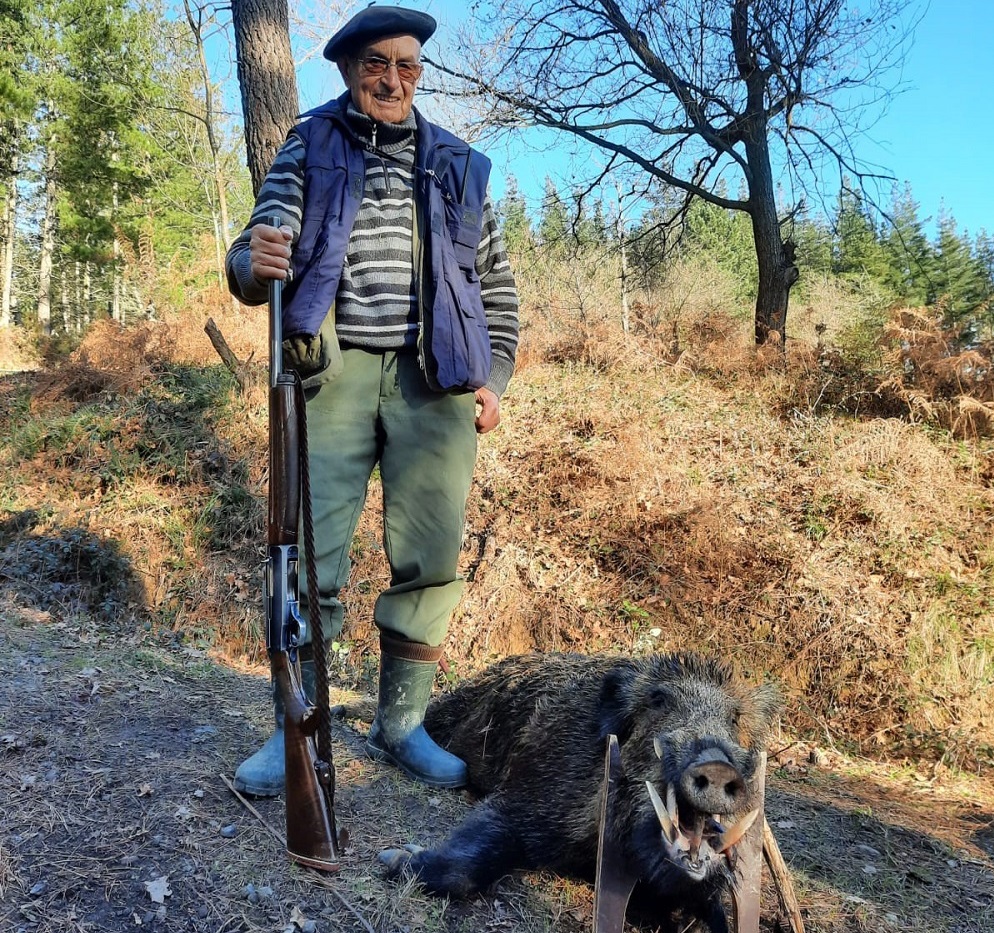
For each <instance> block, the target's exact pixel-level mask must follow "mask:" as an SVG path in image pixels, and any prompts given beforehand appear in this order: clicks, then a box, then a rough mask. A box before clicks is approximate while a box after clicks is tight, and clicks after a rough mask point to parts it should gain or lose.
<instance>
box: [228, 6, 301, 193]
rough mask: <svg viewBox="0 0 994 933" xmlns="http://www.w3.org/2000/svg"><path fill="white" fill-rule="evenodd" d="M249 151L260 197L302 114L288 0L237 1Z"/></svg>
mask: <svg viewBox="0 0 994 933" xmlns="http://www.w3.org/2000/svg"><path fill="white" fill-rule="evenodd" d="M231 17H232V22H233V23H234V27H235V52H236V54H237V57H238V86H239V87H240V88H241V92H242V113H243V115H244V118H245V148H246V150H247V155H248V168H249V173H250V175H251V176H252V190H253V191H254V192H255V193H256V194H258V193H259V189H260V188H261V187H262V182H263V180H264V179H265V177H266V172H268V171H269V167H270V166H271V165H272V164H273V160H274V159H275V158H276V153H277V151H278V150H279V148H280V146H282V145H283V141H284V139H285V138H286V134H287V133H288V132H289V130H290V128H291V127H292V126H293V125H294V123H295V122H296V119H297V115H298V113H299V105H298V101H297V76H296V74H295V72H294V68H293V56H292V54H291V52H290V25H289V13H288V10H287V0H233V2H232V5H231Z"/></svg>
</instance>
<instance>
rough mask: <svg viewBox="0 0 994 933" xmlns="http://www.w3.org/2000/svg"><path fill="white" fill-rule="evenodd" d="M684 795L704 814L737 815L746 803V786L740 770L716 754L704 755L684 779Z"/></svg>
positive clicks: (706, 753)
mask: <svg viewBox="0 0 994 933" xmlns="http://www.w3.org/2000/svg"><path fill="white" fill-rule="evenodd" d="M680 791H681V793H682V794H683V796H684V797H685V798H686V800H687V802H688V803H690V804H691V806H693V807H694V809H696V810H699V811H701V812H703V813H715V814H728V813H735V812H736V811H737V810H738V809H740V808H741V807H742V805H743V804H744V802H745V799H746V793H747V790H746V784H745V780H744V779H743V777H742V775H741V774H740V773H739V771H738V769H737V768H736V767H734V766H733V765H732V764H731V763H730V762H729V761H728V760H727V759H726V758H725V756H724V755H723V754H722V753H721V752H719V751H717V750H716V749H715V750H709V751H707V752H704V753H703V754H701V755H700V756H699V757H698V759H697V760H696V761H695V762H694V763H693V764H692V765H691V766H690V767H689V768H687V770H686V771H684V772H683V774H682V775H681V776H680Z"/></svg>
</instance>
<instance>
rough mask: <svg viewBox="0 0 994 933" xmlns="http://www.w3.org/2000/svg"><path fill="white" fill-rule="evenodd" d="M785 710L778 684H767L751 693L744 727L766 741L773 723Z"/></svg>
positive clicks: (746, 708)
mask: <svg viewBox="0 0 994 933" xmlns="http://www.w3.org/2000/svg"><path fill="white" fill-rule="evenodd" d="M782 710H783V697H782V696H781V694H780V690H779V688H778V687H777V686H776V684H771V683H766V684H763V685H762V686H761V687H756V688H755V689H754V690H751V691H750V692H749V701H748V703H747V704H746V707H745V716H744V717H743V718H744V721H743V723H742V725H743V727H744V728H745V729H746V730H747V731H749V732H751V733H753V734H754V735H755V736H756V737H757V738H760V737H762V738H763V739H764V740H765V736H766V734H767V732H768V731H769V730H770V729H771V728H772V726H773V721H774V720H775V719H776V718H777V716H779V715H780V713H781V711H782Z"/></svg>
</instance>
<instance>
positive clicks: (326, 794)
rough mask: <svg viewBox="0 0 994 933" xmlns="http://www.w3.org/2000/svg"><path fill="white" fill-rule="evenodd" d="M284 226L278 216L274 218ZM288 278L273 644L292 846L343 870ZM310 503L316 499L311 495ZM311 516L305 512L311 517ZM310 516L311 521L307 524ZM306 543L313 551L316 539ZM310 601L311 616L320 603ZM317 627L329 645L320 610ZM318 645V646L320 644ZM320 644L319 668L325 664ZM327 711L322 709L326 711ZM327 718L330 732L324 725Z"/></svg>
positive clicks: (277, 334) (272, 365)
mask: <svg viewBox="0 0 994 933" xmlns="http://www.w3.org/2000/svg"><path fill="white" fill-rule="evenodd" d="M270 223H272V225H273V226H276V227H279V226H280V223H281V221H280V220H279V218H275V217H274V218H272V220H271V221H270ZM282 317H283V282H282V281H281V280H279V279H272V280H270V286H269V516H268V525H267V550H266V572H265V605H266V649H267V651H268V652H269V666H270V673H271V675H272V679H273V683H274V684H275V685H276V689H277V690H279V692H280V696H281V697H282V700H283V707H284V710H285V716H286V721H285V726H284V735H285V738H286V742H285V744H286V751H285V761H286V850H287V854H288V855H289V856H290V858H291V859H292V860H293V861H294V862H297V863H298V864H300V865H306V866H308V867H310V868H316V869H318V870H319V871H326V872H334V871H338V869H339V862H338V842H337V834H336V832H335V769H334V765H333V764H332V760H331V741H330V727H329V726H328V722H329V715H330V714H329V712H328V689H327V688H328V681H327V672H326V671H325V674H324V676H321V671H320V670H318V671H317V673H318V676H317V678H316V680H317V687H316V693H317V697H316V699H317V700H318V701H319V703H320V700H321V692H322V690H323V692H324V698H323V699H324V705H323V707H321V706H318V707H315V706H313V705H311V703H310V701H309V700H308V699H307V696H306V695H305V693H304V690H303V687H302V685H301V677H300V664H299V659H298V656H297V652H298V646H299V645H300V643H301V641H302V640H303V637H304V632H305V631H306V624H305V622H304V620H303V618H302V617H301V615H300V604H299V592H300V586H299V575H298V551H297V535H298V529H299V527H300V505H301V495H302V491H303V493H304V498H305V499H309V492H310V489H309V486H310V484H309V483H308V482H307V463H306V462H302V461H304V458H305V456H306V438H307V434H306V432H307V425H306V421H305V414H304V393H303V389H302V387H301V384H300V379H299V378H298V377H297V376H296V374H294V373H284V372H283V321H282ZM305 508H308V509H309V502H305ZM308 517H309V516H308V515H305V519H307V518H308ZM308 525H309V522H307V523H305V527H307V526H308ZM305 545H307V546H308V547H309V548H310V553H313V546H312V543H311V542H307V541H305ZM316 603H317V600H314V603H313V604H312V603H308V606H309V608H310V607H311V606H313V608H310V612H311V613H312V616H311V618H312V620H313V618H314V614H316V613H319V612H320V609H318V608H317V606H316ZM314 629H315V631H314V632H313V633H312V634H313V636H314V639H316V640H317V641H320V642H321V647H322V648H323V646H324V634H323V632H322V631H321V623H320V617H318V620H317V624H316V625H315V626H314ZM315 647H317V646H315ZM324 657H325V655H324V651H320V652H318V651H317V650H316V651H315V662H314V663H315V668H318V667H319V666H322V667H323V666H324V664H325V661H324ZM321 710H323V715H322V713H321ZM322 718H323V725H324V731H323V733H319V727H320V726H321V725H322Z"/></svg>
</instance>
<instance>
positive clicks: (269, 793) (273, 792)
mask: <svg viewBox="0 0 994 933" xmlns="http://www.w3.org/2000/svg"><path fill="white" fill-rule="evenodd" d="M231 785H232V787H234V788H235V790H237V791H238V793H240V794H247V795H248V796H249V797H279V795H280V794H282V793H283V791H284V790H285V789H286V785H285V784H280V786H279V787H272V786H255V787H253V786H251V785H249V784H246V783H245V782H244V781H239V780H238V779H237V778H236V779H235V780H233V781H232V782H231Z"/></svg>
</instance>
